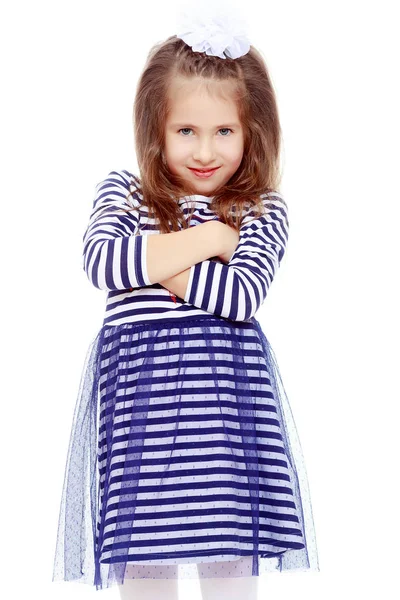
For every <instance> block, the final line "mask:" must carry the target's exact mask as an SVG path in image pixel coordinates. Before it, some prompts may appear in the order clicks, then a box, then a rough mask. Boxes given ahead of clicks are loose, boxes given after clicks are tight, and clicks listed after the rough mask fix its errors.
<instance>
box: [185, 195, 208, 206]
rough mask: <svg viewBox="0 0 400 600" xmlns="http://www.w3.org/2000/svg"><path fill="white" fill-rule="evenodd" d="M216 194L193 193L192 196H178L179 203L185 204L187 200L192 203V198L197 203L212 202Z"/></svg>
mask: <svg viewBox="0 0 400 600" xmlns="http://www.w3.org/2000/svg"><path fill="white" fill-rule="evenodd" d="M213 198H214V196H203V194H192V195H191V196H189V195H187V196H181V197H180V198H178V204H184V203H186V202H188V203H190V201H191V200H192V201H193V202H194V203H195V204H196V203H197V202H204V203H206V204H211V202H212V200H213Z"/></svg>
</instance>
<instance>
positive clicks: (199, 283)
mask: <svg viewBox="0 0 400 600" xmlns="http://www.w3.org/2000/svg"><path fill="white" fill-rule="evenodd" d="M125 193H126V189H125V188H124V187H123V186H122V185H121V184H120V183H119V182H118V181H116V180H115V177H114V176H113V177H112V179H108V180H106V181H105V182H102V183H101V184H99V186H98V190H97V194H96V199H95V202H94V207H93V214H92V216H91V219H90V222H89V226H88V228H87V231H86V233H85V235H84V253H83V259H84V260H83V266H84V269H85V271H86V273H87V275H88V277H89V279H90V280H91V281H92V283H93V284H94V285H95V286H96V287H98V288H99V289H106V290H116V289H121V290H126V289H129V288H134V287H143V286H146V285H153V283H154V282H158V283H160V284H161V285H162V286H163V287H165V288H166V289H168V290H170V291H172V292H173V293H175V294H176V295H177V296H179V297H180V298H182V299H183V300H184V301H185V302H187V303H189V304H191V305H192V306H196V307H198V308H201V309H202V310H204V311H206V312H209V313H211V314H214V315H217V316H221V317H224V318H228V319H231V320H234V321H246V320H248V319H249V318H251V317H252V316H253V315H254V314H255V312H256V311H257V310H258V308H259V307H260V305H261V304H262V303H263V301H264V300H265V298H266V296H267V293H268V290H269V288H270V286H271V283H272V281H273V278H274V276H275V274H276V271H277V269H278V267H279V265H280V262H281V260H282V257H283V255H284V253H285V249H286V244H287V239H288V217H287V206H286V203H285V202H284V200H283V198H282V197H281V196H280V194H278V193H273V194H269V195H263V202H264V201H265V202H266V204H267V206H266V208H267V210H266V213H265V214H263V215H261V216H259V217H257V218H256V219H254V218H253V217H254V214H253V213H252V212H251V211H250V213H249V214H248V215H246V216H245V217H244V219H243V221H242V224H241V228H240V232H239V242H238V243H237V236H236V248H232V250H234V252H233V254H232V255H230V254H228V255H227V256H226V257H225V261H226V264H225V261H224V258H223V257H222V256H218V257H219V258H220V259H221V260H222V261H223V262H217V261H215V260H212V259H207V260H203V257H204V256H209V255H210V254H209V252H210V250H211V252H212V255H213V254H217V252H220V251H221V249H222V246H223V245H224V244H222V245H220V241H221V240H220V239H218V240H217V242H218V243H217V244H216V245H215V246H214V244H215V242H214V240H215V239H217V238H214V236H213V235H210V230H209V227H211V222H210V223H208V224H203V225H199V226H196V227H194V228H193V229H192V230H191V231H189V230H187V231H184V232H176V233H173V234H169V236H165V238H164V242H163V248H162V253H161V254H160V248H161V246H160V244H159V242H160V240H157V239H154V238H159V237H160V236H146V235H145V236H140V235H134V234H135V226H136V225H137V224H138V217H137V215H135V213H131V214H130V215H129V216H128V215H126V214H125V213H124V212H122V216H121V214H120V212H121V211H116V209H117V208H124V207H125ZM216 223H217V221H214V223H213V226H214V225H215V224H216ZM220 226H221V227H222V224H221V223H219V224H218V227H220ZM224 227H228V226H226V225H224ZM193 234H194V237H193ZM221 235H222V234H221ZM173 236H175V240H176V239H177V236H179V244H180V246H181V248H182V240H183V242H184V244H183V247H184V248H186V244H187V243H190V244H191V247H190V249H191V253H192V255H193V249H195V250H196V253H197V256H198V262H196V263H195V264H192V266H190V267H189V268H185V267H187V265H188V264H190V263H192V260H191V259H188V254H186V253H185V252H184V251H183V250H180V251H179V253H178V261H177V263H178V264H179V262H180V264H181V268H180V269H181V270H180V271H179V272H178V273H176V274H174V275H172V276H170V277H168V278H164V279H162V280H160V279H159V276H160V275H159V274H160V273H161V276H163V275H164V274H165V273H172V272H173V270H174V269H172V267H171V265H172V263H173V260H172V258H171V257H174V260H175V257H176V255H177V247H178V242H175V240H174V237H173ZM217 237H219V236H218V235H217ZM151 238H153V241H151V246H150V244H149V240H150V239H151ZM184 238H185V239H184ZM189 238H190V241H189ZM165 239H166V240H167V244H166V243H165ZM194 241H196V243H193V242H194ZM157 244H158V245H159V248H158V250H156V246H157ZM211 244H212V246H210V245H211ZM217 247H219V248H220V249H219V251H218V250H217ZM154 251H155V252H154ZM226 251H227V248H224V252H226ZM181 252H182V253H181ZM211 252H210V253H211ZM147 253H149V254H150V253H152V254H154V255H155V256H158V255H159V256H160V258H159V259H157V260H156V261H154V260H150V262H148V261H147ZM157 253H158V254H157ZM228 256H230V258H229V261H228ZM214 258H217V256H214ZM149 265H151V268H150V269H149ZM178 268H179V267H178Z"/></svg>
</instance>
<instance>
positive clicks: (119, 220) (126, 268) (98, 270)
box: [83, 171, 151, 290]
mask: <svg viewBox="0 0 400 600" xmlns="http://www.w3.org/2000/svg"><path fill="white" fill-rule="evenodd" d="M129 187H130V184H129V175H128V173H127V172H126V171H111V172H110V173H109V174H108V175H107V177H106V179H104V180H103V181H101V182H100V183H98V184H97V185H96V192H95V197H94V201H93V208H92V212H91V215H90V218H89V224H88V226H87V229H86V231H85V234H84V236H83V269H84V271H85V272H86V274H87V276H88V278H89V280H90V281H91V283H92V284H93V285H94V286H95V287H97V288H99V289H101V290H125V289H129V288H136V287H142V286H146V285H150V284H151V282H150V280H149V277H148V273H147V266H146V255H147V240H148V238H147V236H146V235H143V236H142V235H137V234H136V232H137V228H138V225H139V214H138V211H137V210H132V208H137V207H135V203H136V204H137V205H139V200H138V199H137V197H135V198H134V199H133V200H131V198H132V196H129V200H128V198H127V196H128V194H129ZM129 209H130V212H125V210H129Z"/></svg>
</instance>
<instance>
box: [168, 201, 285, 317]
mask: <svg viewBox="0 0 400 600" xmlns="http://www.w3.org/2000/svg"><path fill="white" fill-rule="evenodd" d="M268 200H270V201H271V200H272V201H273V202H272V205H271V204H270V203H268V204H267V206H266V208H267V213H266V214H265V215H262V216H260V217H258V218H257V219H253V220H250V218H251V216H252V215H251V213H250V214H249V215H247V216H246V217H245V219H244V220H243V222H242V226H241V229H240V237H239V244H238V246H237V248H236V250H235V252H234V253H233V255H232V257H231V259H230V260H229V263H228V264H227V265H225V264H220V263H218V262H215V261H210V260H205V261H202V262H199V263H197V264H195V265H193V266H192V267H190V269H188V272H184V273H180V274H179V279H176V281H175V278H173V280H172V279H169V280H167V282H162V283H163V285H164V283H167V284H168V285H169V286H170V287H168V285H166V286H165V287H167V289H169V290H171V291H173V292H174V293H176V294H177V295H178V296H180V297H181V298H183V299H184V300H185V302H188V303H190V304H192V305H193V306H197V307H198V308H202V309H203V310H205V311H207V312H209V313H212V314H215V315H218V316H222V317H225V318H228V319H231V320H234V321H246V320H248V319H250V318H251V317H253V316H254V314H255V313H256V312H257V310H258V308H259V307H260V306H261V304H262V303H263V302H264V300H265V298H266V296H267V292H268V289H269V287H270V286H271V283H272V281H273V279H274V276H275V274H276V271H277V269H278V267H279V265H280V262H281V260H282V258H283V256H284V253H285V250H286V246H287V241H288V227H289V223H288V211H287V206H286V203H285V202H284V200H283V198H282V196H281V195H280V194H277V193H276V192H275V193H274V194H273V196H268ZM185 282H187V283H186V289H185V290H183V286H184V285H185ZM175 284H176V287H175V288H174V287H173V286H175ZM183 291H184V294H183V295H182V293H183Z"/></svg>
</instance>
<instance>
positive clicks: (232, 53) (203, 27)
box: [176, 0, 250, 58]
mask: <svg viewBox="0 0 400 600" xmlns="http://www.w3.org/2000/svg"><path fill="white" fill-rule="evenodd" d="M222 4H223V3H221V2H220V5H219V6H218V5H217V6H215V5H214V4H213V5H212V6H210V9H208V8H207V7H206V5H205V4H204V3H201V2H200V1H199V0H197V3H195V4H193V6H191V7H190V9H189V10H188V9H187V2H186V3H185V7H183V8H182V11H181V12H180V20H179V22H178V26H177V33H176V36H177V37H178V38H179V39H181V40H183V41H184V42H186V44H188V46H190V47H191V48H192V50H193V52H205V53H206V54H208V55H209V56H219V58H227V57H229V58H239V57H240V56H243V55H244V54H247V52H248V51H249V50H250V42H249V40H248V39H247V32H246V30H245V27H244V25H243V21H244V19H243V17H241V16H240V17H239V15H238V14H237V15H235V14H234V11H233V9H232V4H231V3H229V4H228V5H226V6H223V5H222ZM189 11H190V12H189Z"/></svg>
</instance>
